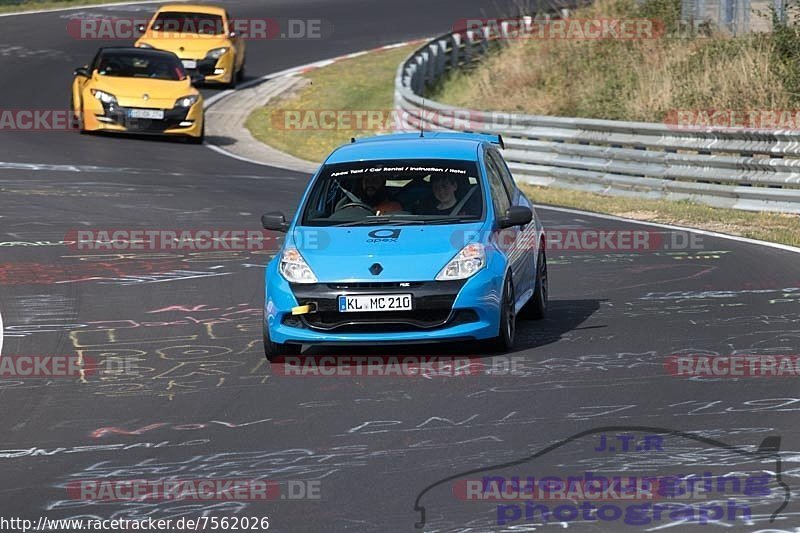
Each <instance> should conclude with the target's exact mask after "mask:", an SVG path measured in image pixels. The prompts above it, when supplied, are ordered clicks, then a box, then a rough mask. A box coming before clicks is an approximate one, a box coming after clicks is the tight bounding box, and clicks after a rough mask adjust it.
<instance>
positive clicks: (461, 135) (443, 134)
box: [350, 131, 506, 149]
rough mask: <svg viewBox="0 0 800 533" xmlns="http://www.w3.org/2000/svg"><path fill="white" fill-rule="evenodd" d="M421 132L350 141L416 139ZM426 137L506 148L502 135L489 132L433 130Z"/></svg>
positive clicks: (352, 139)
mask: <svg viewBox="0 0 800 533" xmlns="http://www.w3.org/2000/svg"><path fill="white" fill-rule="evenodd" d="M419 137H420V134H419V133H394V134H390V135H375V136H373V137H365V138H363V139H356V138H355V137H351V138H350V142H352V143H366V142H372V141H390V140H393V139H398V140H400V139H414V138H419ZM422 137H423V138H425V139H464V140H472V141H477V142H487V143H491V144H496V145H498V146H500V148H503V149H505V147H506V146H505V144H504V143H503V137H502V135H492V134H488V133H466V132H459V131H431V132H425V133H424V134H423V136H422Z"/></svg>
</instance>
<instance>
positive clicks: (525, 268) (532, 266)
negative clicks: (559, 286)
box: [489, 149, 539, 297]
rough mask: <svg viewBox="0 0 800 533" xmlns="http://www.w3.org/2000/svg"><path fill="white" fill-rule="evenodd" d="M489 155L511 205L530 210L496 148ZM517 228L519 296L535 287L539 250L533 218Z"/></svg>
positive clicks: (530, 206) (531, 207) (526, 200)
mask: <svg viewBox="0 0 800 533" xmlns="http://www.w3.org/2000/svg"><path fill="white" fill-rule="evenodd" d="M489 157H490V158H491V159H492V160H493V161H494V162H495V163H496V165H497V168H498V169H499V171H500V178H501V179H502V181H503V185H505V187H506V190H507V191H508V192H509V196H510V197H511V205H516V206H523V207H527V208H529V209H531V211H532V210H533V206H532V205H531V203H530V201H529V200H528V198H526V197H525V195H524V194H522V191H520V190H519V189H518V188H517V184H516V183H514V178H513V177H512V176H511V171H510V170H509V169H508V165H507V164H506V161H505V159H503V156H502V155H500V153H499V152H498V151H497V150H494V149H490V150H489ZM517 229H518V230H519V233H518V234H517V239H518V241H517V245H518V247H519V248H520V254H521V257H520V261H519V268H520V276H519V284H518V285H516V287H518V288H519V290H517V297H520V296H522V294H523V292H524V291H526V290H529V289H530V290H531V291H533V290H534V289H535V288H536V287H535V285H536V277H535V272H536V259H537V253H538V251H539V250H538V243H537V242H536V240H537V235H536V221H535V220H533V219H532V220H531V221H530V222H529V223H528V224H527V225H526V226H523V227H521V228H517Z"/></svg>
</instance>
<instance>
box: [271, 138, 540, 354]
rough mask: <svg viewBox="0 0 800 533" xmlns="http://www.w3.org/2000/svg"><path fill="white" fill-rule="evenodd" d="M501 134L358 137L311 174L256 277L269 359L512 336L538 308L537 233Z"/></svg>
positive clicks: (507, 344) (278, 219) (499, 345)
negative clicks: (334, 347)
mask: <svg viewBox="0 0 800 533" xmlns="http://www.w3.org/2000/svg"><path fill="white" fill-rule="evenodd" d="M501 147H502V139H501V138H500V137H499V136H490V135H482V134H467V133H440V132H437V133H434V132H431V133H426V134H425V135H424V137H422V136H420V135H419V134H397V135H383V136H377V137H370V138H366V139H360V140H354V141H353V142H352V143H351V144H348V145H345V146H341V147H339V148H337V149H336V150H334V151H333V153H331V155H330V156H328V158H327V159H326V160H325V162H324V163H323V164H322V166H321V167H320V168H319V170H318V171H317V173H316V174H315V175H314V177H313V178H312V179H311V181H310V183H309V185H308V188H307V189H306V192H305V193H304V195H303V199H302V200H301V202H300V207H299V209H298V211H297V213H296V214H295V216H294V219H293V220H292V221H291V222H287V221H286V218H285V217H284V215H283V214H281V213H274V212H273V213H267V214H265V215H263V216H262V217H261V220H262V224H263V226H264V228H265V229H268V230H273V231H280V232H286V237H285V239H284V243H283V246H282V247H281V249H280V250H279V251H278V253H277V255H276V256H275V257H274V258H273V259H272V261H270V263H269V264H268V265H267V268H266V274H265V301H264V351H265V353H266V356H267V358H268V359H269V360H272V359H273V358H274V357H276V356H280V355H292V354H298V353H300V350H301V348H302V345H304V344H308V345H314V344H343V345H346V344H370V345H378V344H411V343H420V342H448V341H476V340H480V341H485V342H484V344H485V348H486V349H487V351H499V352H505V351H508V350H511V349H512V347H513V343H514V333H515V329H516V320H517V317H518V316H520V317H522V316H527V317H530V318H541V317H543V316H544V314H545V312H546V309H547V259H546V257H545V246H544V230H543V228H542V224H541V222H540V221H539V219H538V218H537V217H536V213H535V211H534V209H533V207H532V206H531V203H530V201H529V200H528V198H526V197H525V195H524V194H523V193H522V192H521V191H520V190H519V189H518V188H517V186H516V184H515V183H514V180H513V178H512V176H511V173H510V172H509V170H508V166H507V165H506V163H505V161H504V160H503V157H502V156H501V155H500V151H499V149H498V148H501Z"/></svg>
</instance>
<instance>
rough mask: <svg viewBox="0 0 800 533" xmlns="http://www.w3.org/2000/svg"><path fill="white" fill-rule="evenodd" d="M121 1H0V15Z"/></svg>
mask: <svg viewBox="0 0 800 533" xmlns="http://www.w3.org/2000/svg"><path fill="white" fill-rule="evenodd" d="M121 1H123V0H117V1H115V0H0V13H17V12H20V11H36V10H39V9H58V8H63V7H79V6H90V5H96V4H112V3H117V2H121Z"/></svg>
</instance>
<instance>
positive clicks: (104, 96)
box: [92, 89, 117, 104]
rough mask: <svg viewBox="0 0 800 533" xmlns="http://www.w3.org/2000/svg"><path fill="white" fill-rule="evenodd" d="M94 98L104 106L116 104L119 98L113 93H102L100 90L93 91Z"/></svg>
mask: <svg viewBox="0 0 800 533" xmlns="http://www.w3.org/2000/svg"><path fill="white" fill-rule="evenodd" d="M92 96H94V97H95V98H97V99H98V100H100V101H101V102H103V103H104V104H116V103H117V97H116V96H114V95H113V94H111V93H107V92H105V91H101V90H100V89H92Z"/></svg>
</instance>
